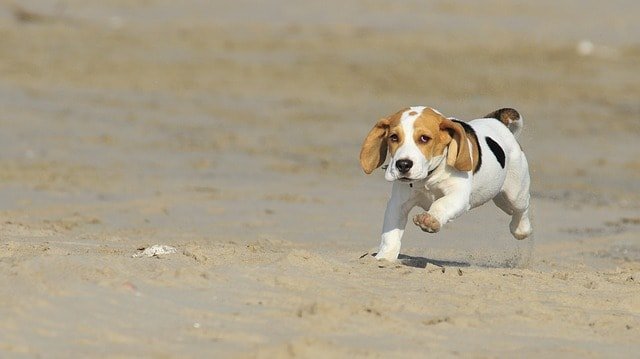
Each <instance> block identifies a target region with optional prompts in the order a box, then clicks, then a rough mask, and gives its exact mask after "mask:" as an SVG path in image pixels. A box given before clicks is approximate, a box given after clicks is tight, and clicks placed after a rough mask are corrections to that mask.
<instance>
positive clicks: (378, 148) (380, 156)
mask: <svg viewBox="0 0 640 359" xmlns="http://www.w3.org/2000/svg"><path fill="white" fill-rule="evenodd" d="M388 130H389V119H387V118H383V119H382V120H380V121H378V122H377V123H376V125H375V126H373V128H372V129H371V131H369V134H368V135H367V137H366V138H365V139H364V142H363V143H362V149H361V150H360V166H362V169H363V170H364V173H366V174H370V173H371V172H373V170H375V169H376V168H378V167H380V166H382V164H383V163H384V160H385V159H386V158H387V131H388Z"/></svg>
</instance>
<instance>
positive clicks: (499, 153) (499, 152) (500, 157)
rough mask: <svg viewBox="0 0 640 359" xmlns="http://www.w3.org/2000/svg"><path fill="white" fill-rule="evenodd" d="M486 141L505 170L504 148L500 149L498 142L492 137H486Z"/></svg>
mask: <svg viewBox="0 0 640 359" xmlns="http://www.w3.org/2000/svg"><path fill="white" fill-rule="evenodd" d="M484 139H485V141H487V146H489V149H490V150H491V152H493V154H494V155H495V156H496V159H497V160H498V162H499V163H500V166H501V167H502V168H504V158H505V157H504V150H503V149H502V147H500V145H499V144H498V142H496V141H494V140H493V138H491V137H485V138H484Z"/></svg>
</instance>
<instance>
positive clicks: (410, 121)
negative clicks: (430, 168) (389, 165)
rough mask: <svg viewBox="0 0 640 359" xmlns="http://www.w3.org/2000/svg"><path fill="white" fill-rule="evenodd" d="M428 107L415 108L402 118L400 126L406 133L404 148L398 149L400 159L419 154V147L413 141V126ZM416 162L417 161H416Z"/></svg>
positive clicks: (406, 112) (405, 113)
mask: <svg viewBox="0 0 640 359" xmlns="http://www.w3.org/2000/svg"><path fill="white" fill-rule="evenodd" d="M425 108H426V107H424V106H413V107H411V108H409V109H408V110H406V111H405V112H404V113H403V114H402V117H400V125H401V126H402V131H403V132H404V141H403V143H402V146H400V148H398V151H396V156H397V157H398V158H404V157H407V156H408V157H411V158H412V159H414V158H413V157H415V156H416V155H417V153H419V151H420V150H419V149H418V146H417V145H416V143H415V141H414V140H413V125H414V124H415V122H416V119H417V118H418V117H420V115H421V114H422V111H424V109H425ZM414 160H415V159H414Z"/></svg>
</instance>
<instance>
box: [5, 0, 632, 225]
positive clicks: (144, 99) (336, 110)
mask: <svg viewBox="0 0 640 359" xmlns="http://www.w3.org/2000/svg"><path fill="white" fill-rule="evenodd" d="M638 13H640V5H638V3H637V2H635V1H613V2H606V3H604V2H601V1H581V2H562V3H558V2H555V1H537V2H530V1H510V2H504V1H487V2H482V3H475V2H466V1H459V2H458V1H430V2H422V1H400V2H387V1H355V2H344V1H326V2H322V3H307V2H305V3H300V2H288V1H279V0H276V1H269V2H263V1H245V0H242V1H233V2H230V1H229V2H211V1H200V0H186V1H180V2H175V1H168V0H166V1H165V0H144V1H122V0H107V1H84V0H83V1H80V0H78V1H75V0H67V1H61V0H57V1H48V0H39V1H29V0H25V1H19V2H17V1H14V2H12V1H4V2H2V3H0V50H1V53H2V57H1V58H0V94H1V96H0V102H2V108H3V111H2V116H0V125H1V126H2V128H3V131H1V133H0V136H1V137H0V143H1V146H2V151H0V161H1V162H0V164H1V165H2V168H3V170H2V171H1V174H0V178H1V179H2V182H1V184H0V186H1V188H0V190H1V192H0V193H1V196H2V197H3V200H2V201H1V203H0V206H1V207H3V208H4V209H5V210H16V211H19V210H23V211H28V212H29V214H30V215H31V216H33V219H34V220H36V219H38V220H45V219H46V220H50V221H54V220H55V218H50V217H52V216H51V215H42V216H39V215H38V213H39V212H38V211H37V209H38V208H44V207H41V206H49V205H54V204H55V205H57V204H64V205H65V207H64V208H65V209H64V211H63V210H62V209H60V211H61V212H60V213H59V214H57V216H61V217H64V216H67V215H73V213H75V212H82V213H87V212H86V209H87V207H86V206H87V205H88V203H89V202H90V207H91V208H92V210H95V211H104V212H103V213H101V214H100V216H106V217H109V218H104V219H101V220H100V221H101V222H104V223H105V224H108V225H114V226H120V225H122V226H125V227H126V226H129V227H131V226H138V225H142V226H145V225H146V224H148V223H151V224H152V225H153V226H156V225H158V223H156V222H157V221H160V222H161V223H165V222H172V221H174V220H175V223H171V225H181V226H182V225H183V226H187V227H197V226H194V224H193V223H189V222H190V221H202V222H203V223H206V224H209V223H211V222H212V221H213V222H216V221H217V220H218V219H219V223H216V225H222V226H224V225H227V224H228V223H229V221H231V222H232V223H233V225H232V226H233V228H236V227H237V225H239V224H242V222H246V220H247V217H250V218H251V219H249V221H251V220H256V221H258V222H259V223H261V222H262V221H264V220H265V218H266V220H267V221H275V222H273V223H276V222H278V223H281V222H280V221H284V222H282V223H286V221H288V220H289V219H288V218H287V217H289V215H293V216H295V215H297V214H300V212H299V211H297V209H298V208H297V207H295V206H296V204H303V206H300V207H303V209H304V208H308V207H309V206H307V204H313V203H324V204H330V205H331V206H325V207H333V206H335V205H350V203H351V202H354V201H358V200H364V199H365V198H369V199H371V200H372V201H376V206H375V207H376V209H377V208H379V205H378V204H379V202H378V201H382V203H383V202H384V199H385V198H386V193H385V191H386V188H388V185H387V184H385V183H383V181H382V180H381V175H380V174H379V173H377V174H374V175H373V176H369V177H366V176H364V175H362V173H361V171H360V169H359V168H358V163H357V155H358V151H359V145H360V144H361V141H362V138H363V137H364V135H365V134H366V133H367V131H368V130H369V128H370V127H371V125H372V124H373V123H374V121H376V120H377V119H378V118H380V117H382V116H384V115H387V114H390V113H393V112H395V111H396V110H397V109H399V108H402V107H404V106H407V105H418V104H421V105H428V106H432V107H435V108H438V109H439V110H440V111H442V112H443V113H445V114H447V115H449V116H455V117H458V118H461V119H466V120H469V119H472V118H475V117H480V116H482V115H484V114H486V113H489V112H490V111H493V110H495V109H496V108H499V107H503V106H511V107H515V108H516V109H518V110H519V111H520V112H521V113H522V114H523V115H524V118H525V120H526V122H525V123H526V130H525V132H524V135H523V139H522V143H523V146H524V148H525V150H526V152H527V154H528V156H529V157H530V162H531V166H532V170H533V171H532V172H533V174H532V177H533V183H534V185H533V190H534V192H535V194H536V196H538V197H541V198H552V199H565V200H566V199H570V200H571V201H575V202H579V203H582V202H588V203H595V204H598V203H600V204H611V203H615V204H617V205H620V206H623V207H628V206H634V207H635V206H637V205H636V203H637V199H638V195H639V193H640V181H638V180H639V177H640V160H638V158H637V156H638V154H639V153H638V145H637V143H636V138H637V136H638V133H640V119H639V116H640V103H639V102H638V95H639V93H640V43H639V40H638V39H640V25H638V22H637V21H636V20H637V14H638ZM382 188H384V189H385V190H381V189H382ZM187 194H189V195H190V196H191V197H193V198H197V199H198V200H197V201H196V202H194V201H193V198H191V197H189V199H188V200H186V199H185V200H186V201H187V202H188V203H189V204H188V205H186V206H181V205H180V202H181V200H180V199H179V198H177V197H181V198H182V196H184V195H187ZM171 197H173V199H171ZM361 197H362V198H361ZM163 198H164V200H163ZM206 198H214V199H218V200H220V201H221V202H220V203H223V204H222V205H220V206H217V205H212V204H211V203H208V202H206V201H205V199H206ZM347 199H348V201H347ZM146 200H149V201H152V200H153V201H154V203H158V205H157V207H158V208H164V210H158V211H157V213H156V212H154V211H150V212H152V213H150V214H149V215H147V216H140V218H138V217H136V216H134V217H129V216H121V215H118V214H117V213H116V212H117V211H115V210H106V209H105V208H104V207H103V205H114V206H116V207H118V208H120V209H119V210H121V211H125V209H124V208H125V207H129V208H130V207H131V205H132V204H133V203H132V202H131V201H134V202H135V203H137V204H139V205H143V204H144V205H147V204H148V203H145V201H146ZM327 201H328V202H330V203H328V202H327ZM340 201H347V202H350V203H342V202H340ZM170 203H171V204H170ZM205 203H206V204H205ZM365 203H366V202H365ZM365 203H357V205H358V206H362V205H363V204H365ZM274 204H275V206H280V205H286V206H285V207H286V208H279V209H281V210H285V212H286V213H287V215H286V216H283V218H279V217H278V216H277V214H278V213H276V212H282V211H275V209H273V211H271V212H272V213H270V214H268V215H267V214H265V213H264V211H265V210H269V209H270V207H273V206H274ZM74 206H75V207H74ZM172 206H175V207H176V208H168V207H172ZM287 206H293V207H287ZM134 207H135V206H134ZM197 207H203V208H197ZM218 207H220V208H218ZM311 207H317V206H311ZM167 211H171V212H173V213H172V215H171V216H167V215H166V213H164V212H167ZM201 211H203V212H201ZM196 212H198V213H200V214H199V215H197V216H194V213H196ZM207 212H208V213H207ZM16 213H18V212H16ZM205 213H206V214H205ZM356 213H357V211H356ZM272 214H275V216H272ZM308 214H309V213H306V214H305V215H308ZM154 216H155V217H154ZM239 216H241V217H243V218H244V219H243V220H242V221H239V220H238V217H239ZM111 217H112V218H111ZM142 217H144V218H142ZM147 217H154V218H147ZM263 217H265V218H263ZM379 217H380V216H379V215H377V214H376V217H375V221H372V222H373V223H375V224H377V223H378V222H379ZM257 218H259V219H257ZM274 218H275V219H274ZM160 219H161V220H160ZM308 220H310V219H309V218H307V219H306V221H308ZM312 220H317V219H312ZM132 221H133V222H135V223H125V222H132ZM345 221H346V219H345ZM245 224H246V223H245ZM317 224H318V225H327V224H329V223H317ZM329 225H330V226H331V227H335V226H334V225H335V223H333V222H331V223H330V224H329ZM216 228H218V227H216ZM209 230H210V228H207V230H206V231H207V233H209V232H210V231H209ZM283 230H284V229H283ZM249 235H252V234H249Z"/></svg>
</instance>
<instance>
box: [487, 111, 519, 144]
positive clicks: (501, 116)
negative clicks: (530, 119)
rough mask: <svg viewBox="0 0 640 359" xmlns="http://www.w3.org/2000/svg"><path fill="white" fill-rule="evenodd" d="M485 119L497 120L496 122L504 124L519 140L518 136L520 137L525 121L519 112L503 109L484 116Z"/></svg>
mask: <svg viewBox="0 0 640 359" xmlns="http://www.w3.org/2000/svg"><path fill="white" fill-rule="evenodd" d="M484 118H495V119H496V120H498V121H500V122H502V123H503V124H504V125H505V126H507V127H508V128H509V130H510V131H511V133H513V136H514V137H515V138H518V136H520V133H521V132H522V128H523V127H524V119H523V118H522V116H520V114H519V113H518V111H516V110H514V109H512V108H501V109H499V110H495V111H493V112H491V113H490V114H488V115H486V116H484Z"/></svg>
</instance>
